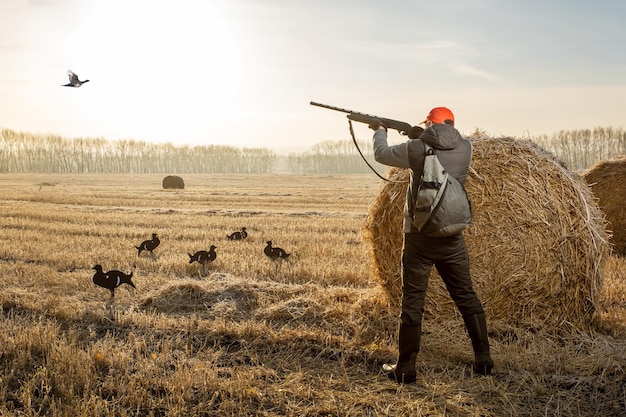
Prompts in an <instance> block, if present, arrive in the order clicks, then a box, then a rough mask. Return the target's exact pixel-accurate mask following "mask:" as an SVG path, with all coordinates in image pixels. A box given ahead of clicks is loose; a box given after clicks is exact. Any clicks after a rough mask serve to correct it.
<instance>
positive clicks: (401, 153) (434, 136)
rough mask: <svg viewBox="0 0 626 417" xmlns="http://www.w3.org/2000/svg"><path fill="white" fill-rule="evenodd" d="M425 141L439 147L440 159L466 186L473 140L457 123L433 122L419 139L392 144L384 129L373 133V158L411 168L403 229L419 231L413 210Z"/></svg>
mask: <svg viewBox="0 0 626 417" xmlns="http://www.w3.org/2000/svg"><path fill="white" fill-rule="evenodd" d="M424 143H427V144H428V145H430V146H431V147H432V148H434V149H435V150H436V152H437V156H438V157H439V161H440V162H441V164H442V165H443V167H444V168H445V169H446V171H448V173H449V174H450V175H452V176H453V177H455V178H456V179H457V180H459V182H460V183H461V184H463V185H464V186H465V181H466V179H467V174H468V172H469V166H470V163H471V160H472V143H471V142H470V141H469V140H467V139H464V138H463V136H461V134H460V133H459V131H458V130H456V129H455V128H454V126H451V125H448V124H434V125H432V126H431V127H429V128H428V129H426V130H425V131H424V132H423V133H422V135H421V136H420V137H419V139H411V140H408V141H406V142H404V143H401V144H398V145H392V146H389V145H388V144H387V132H386V131H385V130H377V131H376V132H375V133H374V159H376V161H377V162H380V163H381V164H384V165H389V166H394V167H398V168H409V169H410V170H411V179H410V182H409V187H408V189H407V194H406V203H405V205H404V228H403V232H404V233H418V232H417V229H416V228H415V227H414V226H413V217H412V214H411V213H413V207H414V206H415V196H416V193H417V184H419V179H420V178H421V176H422V171H423V169H424Z"/></svg>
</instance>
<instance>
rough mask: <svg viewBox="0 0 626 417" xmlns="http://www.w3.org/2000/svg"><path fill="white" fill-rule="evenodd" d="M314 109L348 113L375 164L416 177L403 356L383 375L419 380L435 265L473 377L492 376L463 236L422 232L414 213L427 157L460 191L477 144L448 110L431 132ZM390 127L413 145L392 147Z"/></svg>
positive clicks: (405, 266) (431, 117)
mask: <svg viewBox="0 0 626 417" xmlns="http://www.w3.org/2000/svg"><path fill="white" fill-rule="evenodd" d="M311 104H312V105H315V106H320V107H324V108H328V109H331V110H337V111H341V112H344V113H348V119H350V120H354V121H358V122H361V123H367V124H368V126H369V127H370V128H371V129H372V130H374V138H373V150H374V158H375V159H376V161H377V162H379V163H381V164H384V165H388V166H394V167H398V168H408V169H409V170H410V173H411V175H410V182H409V185H408V187H407V194H406V202H405V206H404V225H403V233H404V242H403V247H402V303H401V305H402V311H401V314H400V318H399V323H398V356H397V359H396V361H395V363H386V364H384V365H383V367H382V370H383V373H385V374H386V375H387V376H388V377H389V378H391V379H394V380H396V381H397V382H400V383H411V382H415V380H416V379H417V372H416V366H415V363H416V359H417V355H418V353H419V350H420V342H421V335H422V316H423V313H424V303H425V301H426V290H427V288H428V279H429V276H430V271H431V269H432V267H433V266H435V268H436V269H437V271H438V272H439V275H440V276H441V278H442V280H443V281H444V283H445V285H446V288H447V290H448V292H449V293H450V297H451V298H452V300H453V301H454V303H455V306H456V307H457V309H458V311H459V313H460V314H461V316H462V317H463V321H464V323H465V327H466V329H467V333H468V335H469V337H470V339H471V342H472V348H473V350H474V364H473V370H474V373H475V374H478V375H489V374H491V371H492V368H493V360H492V359H491V355H490V349H489V335H488V333H487V322H486V318H485V312H484V310H483V305H482V303H481V301H480V299H479V298H478V296H477V295H476V293H475V292H474V289H473V285H472V277H471V273H470V262H469V255H468V252H467V248H466V246H465V240H464V237H463V233H462V232H461V231H457V230H454V231H450V233H449V234H445V235H435V234H431V233H429V232H427V231H425V230H423V229H421V228H420V227H418V226H417V225H416V224H415V222H414V220H415V218H416V216H415V213H416V212H417V211H418V209H419V206H418V204H417V203H418V201H417V198H418V196H419V193H420V187H421V186H422V184H423V182H422V179H423V177H424V174H425V171H426V170H425V163H426V158H427V157H429V158H434V157H436V158H438V160H439V162H440V164H441V166H443V169H444V170H445V171H444V172H446V173H448V174H449V175H451V176H453V177H454V178H455V179H456V181H458V182H459V183H460V184H461V186H464V185H465V180H466V178H467V175H468V173H469V167H470V163H471V159H472V143H471V142H470V141H469V140H467V139H465V138H463V137H462V136H461V134H460V133H459V131H458V130H456V128H455V127H454V114H453V113H452V111H450V109H448V108H446V107H435V108H433V109H432V110H431V111H430V112H429V113H428V115H427V116H426V118H425V119H424V121H422V122H421V123H420V124H424V125H425V127H426V129H421V128H419V129H416V128H413V127H411V126H410V125H409V124H408V123H404V122H399V121H397V120H391V119H386V118H382V117H377V116H372V115H368V114H364V113H358V112H354V111H351V110H345V109H341V108H337V107H331V106H326V105H320V104H318V103H314V102H311ZM389 128H391V129H395V130H397V131H398V132H400V133H401V134H405V135H407V136H409V138H411V140H408V141H406V142H404V143H401V144H398V145H389V144H388V143H387V129H389ZM353 139H354V135H353ZM355 143H356V140H355ZM426 145H428V149H427V146H426ZM431 151H432V153H431ZM466 194H467V193H466ZM466 197H467V195H466ZM470 219H471V216H470Z"/></svg>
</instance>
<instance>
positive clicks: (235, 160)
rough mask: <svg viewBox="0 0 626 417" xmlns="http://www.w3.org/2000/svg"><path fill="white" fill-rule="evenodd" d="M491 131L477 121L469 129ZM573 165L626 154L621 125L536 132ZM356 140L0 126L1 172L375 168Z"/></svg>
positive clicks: (366, 146)
mask: <svg viewBox="0 0 626 417" xmlns="http://www.w3.org/2000/svg"><path fill="white" fill-rule="evenodd" d="M481 136H486V133H485V132H484V131H480V130H478V129H476V131H475V132H474V133H472V134H471V135H470V138H471V137H481ZM530 140H532V141H533V142H535V143H537V144H538V145H539V146H541V147H542V148H544V149H546V150H548V151H550V152H552V153H553V154H555V155H556V156H557V157H558V158H559V159H561V160H562V161H563V162H565V164H566V165H567V166H568V167H569V168H570V169H574V170H579V169H584V168H587V167H589V166H591V165H593V164H594V163H596V162H598V161H602V160H606V159H611V158H613V157H616V156H620V155H624V154H626V133H625V132H624V131H623V130H622V129H614V128H595V129H584V130H574V131H560V132H558V133H555V134H553V135H542V136H538V137H534V138H530ZM357 143H358V145H359V148H360V150H361V152H362V153H363V156H364V157H365V159H366V160H367V161H368V163H369V164H370V165H371V166H372V167H373V168H374V169H376V170H377V171H378V172H380V173H384V172H385V171H386V170H387V167H385V166H384V165H381V164H379V163H377V162H375V161H374V157H373V153H372V149H371V139H369V138H368V139H367V140H361V141H357ZM369 170H370V168H369V167H368V166H367V164H366V163H365V162H364V161H363V159H362V157H361V155H360V154H359V152H358V150H357V149H356V147H355V146H354V143H353V142H352V141H351V140H347V139H346V140H337V141H324V142H320V143H318V144H316V145H314V146H312V147H311V149H310V150H309V151H306V152H302V153H290V154H289V155H287V156H279V155H277V154H276V153H275V152H274V151H272V150H269V149H265V148H237V147H233V146H226V145H201V146H189V145H180V146H179V145H172V144H171V143H165V144H155V143H150V142H145V141H137V140H120V141H109V140H106V139H103V138H72V139H68V138H63V137H61V136H58V135H41V134H32V133H24V132H16V131H13V130H10V129H2V130H0V172H58V173H179V174H185V173H246V174H253V173H272V172H277V171H283V172H292V173H308V174H316V173H317V174H356V173H366V172H369Z"/></svg>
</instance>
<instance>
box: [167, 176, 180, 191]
mask: <svg viewBox="0 0 626 417" xmlns="http://www.w3.org/2000/svg"><path fill="white" fill-rule="evenodd" d="M163 188H165V189H178V190H182V189H184V188H185V181H183V179H182V178H181V177H179V176H176V175H168V176H167V177H165V178H163Z"/></svg>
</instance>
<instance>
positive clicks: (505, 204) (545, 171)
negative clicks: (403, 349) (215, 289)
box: [364, 138, 610, 331]
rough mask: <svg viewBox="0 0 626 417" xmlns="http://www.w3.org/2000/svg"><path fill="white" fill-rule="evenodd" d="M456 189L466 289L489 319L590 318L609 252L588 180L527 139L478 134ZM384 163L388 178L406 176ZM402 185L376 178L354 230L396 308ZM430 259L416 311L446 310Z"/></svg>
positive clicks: (543, 324) (541, 322)
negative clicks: (469, 211)
mask: <svg viewBox="0 0 626 417" xmlns="http://www.w3.org/2000/svg"><path fill="white" fill-rule="evenodd" d="M472 142H473V145H474V154H473V159H472V168H471V170H470V175H469V176H468V180H467V184H466V188H467V192H468V194H469V196H470V200H471V202H472V208H473V214H474V218H473V222H472V225H471V226H470V227H469V228H468V229H467V230H466V231H465V232H464V233H465V239H466V243H467V246H468V251H469V254H470V262H471V268H472V277H473V281H474V288H475V290H476V292H477V294H478V296H479V297H480V298H481V301H482V302H483V304H484V307H485V311H486V313H487V315H488V318H489V319H490V320H504V321H506V322H507V323H508V324H510V325H520V326H527V327H532V328H542V329H544V330H556V331H559V330H562V329H565V328H567V329H580V328H587V327H589V326H590V324H591V321H592V318H593V314H594V312H595V311H596V298H597V296H598V291H599V288H600V285H601V266H602V262H603V261H604V259H605V258H606V257H607V256H608V255H609V253H610V246H609V242H608V238H609V236H608V233H607V231H606V227H605V226H606V224H605V221H604V219H603V216H602V214H601V212H600V210H599V209H598V206H597V204H596V202H595V200H594V198H593V196H592V193H591V191H590V190H589V187H587V185H586V183H585V182H584V181H583V179H582V178H580V177H579V176H578V175H576V174H574V173H572V172H570V171H568V170H567V169H566V168H565V167H564V165H563V164H562V162H560V161H558V160H557V159H556V158H555V157H554V156H553V155H552V154H550V153H548V152H547V151H545V150H543V149H541V148H540V147H538V146H537V145H535V144H534V143H532V142H530V141H522V140H515V139H510V138H483V139H475V140H473V141H472ZM408 175H409V171H408V170H405V169H399V168H392V169H391V170H390V172H389V177H390V178H392V179H395V180H402V179H408ZM406 186H407V185H406V184H400V183H385V184H383V185H382V186H381V189H380V192H379V195H378V197H377V198H376V200H375V201H374V202H373V203H372V205H371V207H370V211H369V215H368V218H367V221H366V225H365V232H364V237H365V239H366V240H367V241H369V243H370V245H371V252H370V253H371V259H372V268H373V276H374V277H375V278H376V279H377V280H378V282H379V283H380V285H381V286H382V288H383V289H384V292H385V294H386V295H387V297H388V301H389V304H390V306H391V308H392V310H394V311H395V312H399V303H400V298H401V294H402V285H401V281H402V279H401V269H400V261H401V253H402V233H401V231H402V218H403V215H402V211H403V206H404V199H405V190H406ZM455 311H456V310H455V307H454V305H453V303H452V301H451V300H450V296H449V295H448V293H447V291H446V289H445V286H444V285H443V283H442V281H441V278H440V277H439V276H438V274H437V273H436V271H435V268H433V272H432V273H431V278H430V282H429V289H428V294H427V299H426V308H425V319H426V320H436V319H437V317H438V316H440V315H445V316H447V317H449V316H450V314H453V313H454V312H455Z"/></svg>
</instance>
